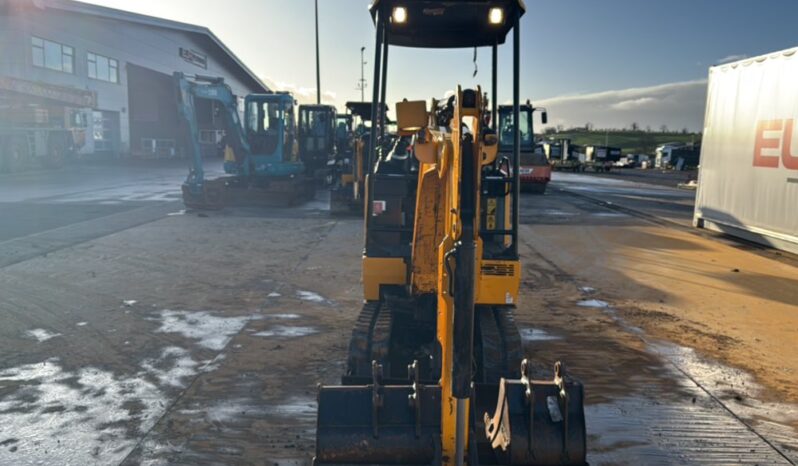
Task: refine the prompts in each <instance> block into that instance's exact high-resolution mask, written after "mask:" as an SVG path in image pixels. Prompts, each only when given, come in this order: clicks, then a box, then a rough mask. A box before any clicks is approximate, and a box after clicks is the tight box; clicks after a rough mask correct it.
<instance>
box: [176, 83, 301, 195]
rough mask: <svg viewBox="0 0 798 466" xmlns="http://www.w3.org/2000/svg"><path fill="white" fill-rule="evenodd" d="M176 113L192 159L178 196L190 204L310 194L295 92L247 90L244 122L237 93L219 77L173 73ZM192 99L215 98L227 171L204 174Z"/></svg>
mask: <svg viewBox="0 0 798 466" xmlns="http://www.w3.org/2000/svg"><path fill="white" fill-rule="evenodd" d="M174 83H175V87H176V94H177V101H178V113H179V115H180V116H181V117H182V118H183V122H184V123H185V129H186V134H187V138H188V147H189V150H190V152H191V155H192V164H191V168H190V169H189V175H188V178H186V181H185V182H184V183H183V201H184V203H185V204H186V207H189V208H194V209H220V208H222V207H224V206H225V205H228V204H232V205H252V204H254V205H270V206H274V205H278V206H283V205H293V204H296V203H299V202H304V201H306V200H308V199H311V198H312V197H313V195H314V192H315V188H314V183H313V180H312V179H311V178H310V177H308V176H307V175H306V174H305V173H306V170H305V166H304V164H303V163H302V162H301V161H300V160H299V157H298V156H297V148H296V122H295V118H294V105H295V102H294V98H293V96H292V95H291V94H288V93H272V94H250V95H248V96H246V98H245V99H244V120H243V124H242V121H241V118H240V116H239V113H238V106H237V102H236V96H235V95H234V94H233V91H232V90H231V89H230V86H228V85H227V84H225V82H224V80H223V79H221V78H214V77H209V76H199V75H197V76H191V77H188V76H186V75H184V74H183V73H175V74H174ZM196 99H205V100H209V101H212V102H215V103H216V108H217V109H219V110H218V111H219V113H220V117H221V118H223V119H224V122H225V126H226V134H225V137H224V139H223V142H224V149H225V161H224V171H225V173H226V174H227V175H226V176H223V177H220V178H216V179H205V171H204V169H203V160H202V151H201V147H200V143H199V132H200V131H199V125H198V123H197V115H196V103H195V100H196Z"/></svg>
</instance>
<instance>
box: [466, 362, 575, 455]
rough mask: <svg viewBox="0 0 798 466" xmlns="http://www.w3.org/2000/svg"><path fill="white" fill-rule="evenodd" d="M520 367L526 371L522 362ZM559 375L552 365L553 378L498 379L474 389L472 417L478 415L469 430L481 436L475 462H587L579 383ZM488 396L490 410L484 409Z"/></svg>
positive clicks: (525, 365) (557, 369)
mask: <svg viewBox="0 0 798 466" xmlns="http://www.w3.org/2000/svg"><path fill="white" fill-rule="evenodd" d="M522 366H523V367H522V374H526V373H527V371H526V367H527V362H526V361H524V363H523V365H522ZM560 374H561V372H560V365H559V363H558V364H557V366H555V378H554V380H548V381H538V380H531V379H529V378H528V377H527V376H526V375H524V376H522V377H521V379H519V380H508V379H501V381H500V382H499V385H498V387H496V385H492V386H487V387H486V386H477V387H476V389H475V397H474V399H475V401H474V404H475V406H476V410H475V412H474V417H475V418H476V417H477V416H482V419H481V420H480V419H474V424H475V427H476V429H475V430H479V428H481V429H482V432H476V434H477V435H478V436H479V437H480V438H481V439H482V440H481V441H480V442H479V449H480V455H479V456H480V460H481V461H480V464H506V465H570V466H583V465H587V462H586V451H587V446H586V431H585V411H584V405H583V403H584V391H583V388H582V384H581V383H579V382H575V381H570V380H569V381H566V380H565V379H564V378H563V377H561V375H560ZM491 400H493V401H492V403H493V408H491V409H489V410H486V409H485V408H486V407H488V406H491V405H490V403H491ZM480 421H481V422H480ZM480 434H481V435H480ZM488 452H491V453H488ZM491 454H492V457H491ZM483 458H484V459H483Z"/></svg>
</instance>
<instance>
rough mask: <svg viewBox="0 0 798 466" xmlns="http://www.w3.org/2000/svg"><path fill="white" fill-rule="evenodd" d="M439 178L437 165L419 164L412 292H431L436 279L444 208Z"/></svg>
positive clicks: (415, 293)
mask: <svg viewBox="0 0 798 466" xmlns="http://www.w3.org/2000/svg"><path fill="white" fill-rule="evenodd" d="M442 185H443V181H441V180H440V179H439V178H438V173H437V169H436V168H435V167H434V166H430V165H427V164H424V165H422V173H421V174H420V175H419V181H418V194H417V195H416V218H415V230H414V231H413V253H412V261H411V264H412V269H411V281H412V286H413V294H414V295H419V294H425V293H434V292H435V291H436V289H437V287H436V285H437V281H438V254H437V248H438V245H440V243H441V239H442V238H443V221H444V215H443V213H444V209H443V206H442V203H443V201H442V200H441V199H440V196H441V190H442Z"/></svg>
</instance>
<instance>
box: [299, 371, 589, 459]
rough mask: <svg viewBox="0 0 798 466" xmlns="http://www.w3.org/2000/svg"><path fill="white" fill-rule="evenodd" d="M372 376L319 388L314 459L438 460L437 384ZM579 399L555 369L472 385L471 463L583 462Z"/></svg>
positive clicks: (574, 386)
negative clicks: (384, 381) (547, 376)
mask: <svg viewBox="0 0 798 466" xmlns="http://www.w3.org/2000/svg"><path fill="white" fill-rule="evenodd" d="M380 369H381V368H380V366H378V365H377V366H376V370H375V373H376V374H378V375H379V372H380ZM558 374H559V373H558ZM373 382H374V383H372V384H370V385H352V386H327V387H324V386H322V387H321V388H320V390H319V398H318V401H319V407H318V418H317V424H316V439H317V440H316V456H315V458H314V460H313V464H314V465H315V466H324V465H341V464H363V465H366V464H369V465H377V464H380V465H400V464H401V465H440V464H442V456H441V455H442V454H441V439H440V435H441V430H440V419H441V416H440V414H441V411H440V410H441V388H440V386H438V385H421V384H418V383H411V384H409V385H385V386H383V385H381V380H380V377H374V381H373ZM411 382H412V381H411ZM583 400H584V393H583V390H582V385H581V384H580V383H578V382H575V381H570V380H569V381H566V380H565V379H564V378H562V377H560V376H555V379H554V380H549V381H537V380H531V379H529V378H528V377H526V376H523V377H522V378H521V379H518V380H509V379H501V381H500V382H499V384H498V385H497V384H478V385H475V386H474V390H473V396H472V398H471V402H472V410H471V412H472V417H471V423H470V429H469V431H470V440H469V452H468V458H469V460H468V463H469V465H470V466H479V465H508V466H538V465H545V466H548V465H566V466H583V465H586V464H587V463H586V435H585V414H584V408H583Z"/></svg>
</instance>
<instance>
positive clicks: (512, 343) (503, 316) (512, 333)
mask: <svg viewBox="0 0 798 466" xmlns="http://www.w3.org/2000/svg"><path fill="white" fill-rule="evenodd" d="M514 311H515V307H512V306H501V307H497V308H496V323H497V324H498V326H499V333H500V334H501V339H502V343H503V344H504V367H505V368H506V373H505V374H504V375H505V376H506V377H512V378H518V377H520V375H521V361H522V360H523V359H524V345H523V343H522V341H521V334H520V332H519V331H518V326H517V325H516V323H515V317H513V312H514Z"/></svg>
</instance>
